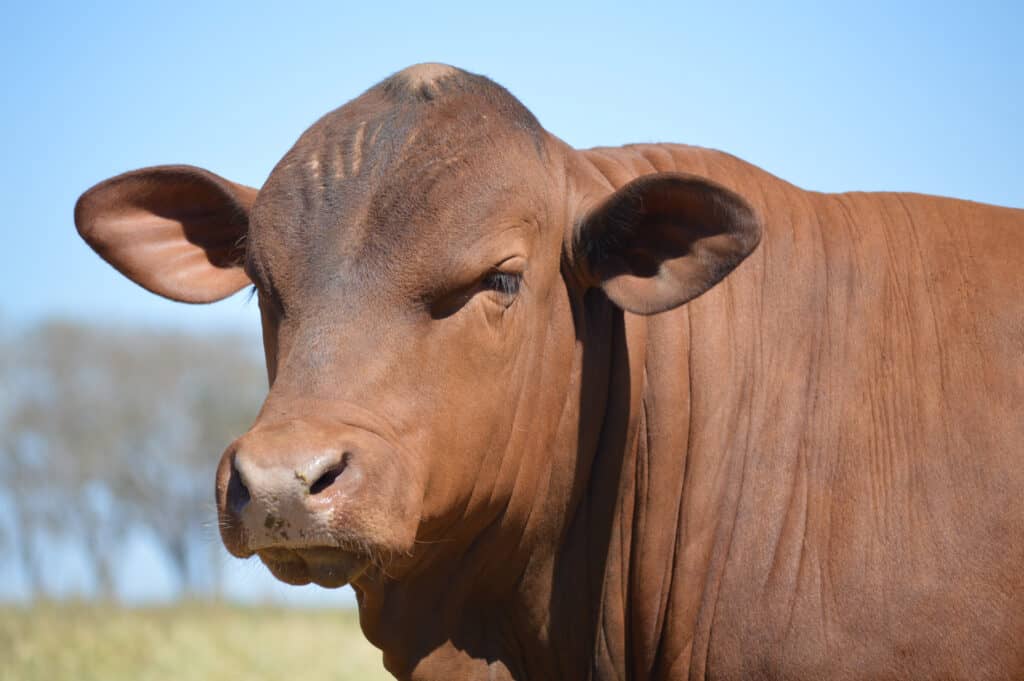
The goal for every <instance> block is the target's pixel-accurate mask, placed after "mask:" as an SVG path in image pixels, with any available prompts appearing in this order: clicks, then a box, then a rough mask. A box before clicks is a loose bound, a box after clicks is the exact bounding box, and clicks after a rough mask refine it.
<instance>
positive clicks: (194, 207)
mask: <svg viewBox="0 0 1024 681" xmlns="http://www.w3.org/2000/svg"><path fill="white" fill-rule="evenodd" d="M256 193H257V190H255V189H253V188H252V187H246V186H244V185H240V184H235V183H234V182H229V181H228V180H225V179H224V178H222V177H220V176H218V175H214V174H213V173H211V172H209V171H206V170H203V169H202V168H195V167H192V166H157V167H154V168H143V169H142V170H134V171H131V172H128V173H125V174H123V175H118V176H117V177H112V178H110V179H109V180H105V181H103V182H100V183H99V184H98V185H96V186H95V187H93V188H92V189H90V190H89V191H87V192H85V193H84V194H82V196H81V197H80V198H79V199H78V203H77V204H76V205H75V225H76V226H77V227H78V233H79V234H81V235H82V238H83V239H85V241H86V242H87V243H88V244H89V245H90V246H91V247H92V248H93V250H94V251H96V252H97V253H99V254H100V256H101V257H102V258H103V259H104V260H106V261H107V262H108V263H110V264H111V265H113V266H114V267H115V268H116V269H117V270H118V271H119V272H121V273H122V274H123V275H125V276H126V277H128V278H129V279H131V280H132V281H134V282H135V283H137V284H139V285H140V286H142V287H144V288H146V289H148V290H150V291H152V292H153V293H156V294H158V295H161V296H164V297H165V298H170V299H172V300H178V301H181V302H186V303H210V302H213V301H215V300H220V299H221V298H226V297H227V296H229V295H231V294H232V293H234V292H235V291H238V290H239V289H241V288H242V287H244V286H245V285H246V284H247V283H248V282H249V278H248V277H247V276H246V274H245V272H244V270H243V269H242V264H243V262H244V256H245V237H246V233H247V232H248V227H249V209H250V208H251V207H252V204H253V201H255V199H256Z"/></svg>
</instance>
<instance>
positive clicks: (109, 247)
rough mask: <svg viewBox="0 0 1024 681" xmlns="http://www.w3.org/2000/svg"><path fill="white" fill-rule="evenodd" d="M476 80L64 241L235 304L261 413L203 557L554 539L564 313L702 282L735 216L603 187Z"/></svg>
mask: <svg viewBox="0 0 1024 681" xmlns="http://www.w3.org/2000/svg"><path fill="white" fill-rule="evenodd" d="M580 163H581V161H580V159H579V158H578V157H577V156H576V155H575V152H573V151H572V150H571V149H569V148H568V147H566V146H565V145H564V144H563V143H561V142H560V141H558V140H557V139H555V138H554V137H552V136H550V135H548V134H547V133H546V132H544V130H543V129H542V128H541V127H540V125H539V124H538V123H537V121H536V120H535V119H534V118H533V116H532V115H531V114H530V113H529V112H528V111H527V110H526V109H525V108H524V107H522V105H521V104H520V103H519V102H518V101H516V100H515V99H514V98H513V97H512V96H511V95H509V94H508V93H507V92H506V91H505V90H503V89H501V88H500V87H498V86H497V85H495V84H493V83H492V82H490V81H488V80H486V79H484V78H481V77H478V76H473V75H471V74H467V73H464V72H461V71H457V70H455V69H450V68H448V67H440V66H435V65H426V66H420V67H413V68H412V69H408V70H406V71H404V72H402V73H399V74H397V75H396V76H393V77H392V78H391V79H389V80H387V81H385V82H384V83H382V84H381V85H379V86H377V87H376V88H373V89H372V90H370V91H368V92H367V93H365V94H364V95H363V96H361V97H360V98H358V99H356V100H354V101H353V102H351V103H349V104H347V105H346V106H344V107H342V108H341V109H338V110H337V111H335V112H332V113H331V114H328V115H327V116H326V117H325V118H323V119H322V120H321V121H319V122H318V123H316V124H315V125H314V126H313V127H312V128H310V130H308V131H307V132H306V133H305V134H304V135H303V136H302V137H301V138H300V140H299V141H298V143H297V144H296V145H295V147H294V148H293V149H292V150H291V151H290V152H289V153H288V154H287V155H286V156H285V157H284V158H283V159H282V161H281V162H280V163H279V164H278V166H277V167H276V168H275V169H274V171H273V173H272V174H271V175H270V177H269V179H268V180H267V182H266V184H265V185H264V187H263V188H262V189H261V190H259V191H258V192H257V191H256V190H254V189H250V188H247V187H243V186H240V185H237V184H234V183H231V182H229V181H227V180H224V179H223V178H219V177H217V176H215V175H213V174H212V173H209V172H207V171H203V170H200V169H197V168H191V167H187V166H174V167H160V168H151V169H145V170H140V171H135V172H133V173H128V174H126V175H122V176H119V177H116V178H113V179H111V180H108V181H106V182H104V183H101V184H100V185H97V187H94V188H93V189H91V190H90V191H89V192H87V193H86V194H85V195H83V197H82V198H81V199H80V201H79V204H78V206H77V207H76V222H77V224H78V226H79V230H80V232H81V233H82V235H83V237H84V238H85V239H86V240H87V241H88V242H89V243H90V244H91V245H92V246H93V247H94V248H95V249H96V250H97V251H98V252H99V253H100V254H101V255H102V256H103V257H104V258H106V259H107V260H108V261H109V262H111V264H113V265H114V266H115V267H117V268H118V269H119V270H120V271H122V272H123V273H125V274H126V275H127V276H129V277H130V278H132V279H133V280H135V281H137V282H138V283H140V284H141V285H143V286H145V287H146V288H148V289H150V290H152V291H154V292H156V293H158V294H161V295H164V296H167V297H170V298H174V299H177V300H184V301H189V302H208V301H211V300H216V299H219V298H222V297H224V296H225V295H228V294H230V293H231V292H233V291H236V290H238V289H240V288H242V287H243V286H245V285H246V284H248V283H250V282H251V283H252V285H253V286H254V287H255V289H256V291H257V293H258V298H259V306H260V311H261V314H262V319H263V333H264V344H265V348H266V359H267V370H268V374H269V377H270V384H271V388H270V392H269V395H268V397H267V400H266V402H265V404H264V406H263V408H262V410H261V412H260V414H259V416H258V418H257V419H256V422H255V424H254V425H253V427H252V428H251V429H250V430H249V432H247V433H245V434H244V435H243V436H242V437H240V438H239V439H238V440H236V441H235V442H234V443H232V444H231V445H230V446H229V447H228V449H227V450H226V451H225V453H224V454H223V456H222V459H221V463H220V466H219V470H218V473H217V484H216V489H217V505H218V510H219V514H220V520H221V527H222V536H223V539H224V542H225V545H226V546H227V548H228V549H229V550H230V551H231V552H232V553H233V554H235V555H237V556H250V555H253V554H254V553H255V554H258V555H259V556H260V557H261V559H262V560H263V561H264V562H265V563H266V564H267V566H268V567H269V568H270V569H271V570H272V571H273V572H274V574H275V575H276V576H278V577H279V578H280V579H282V580H284V581H287V582H291V583H307V582H309V581H315V582H317V583H319V584H322V585H326V586H337V585H340V584H343V583H346V582H349V581H353V580H356V583H357V584H359V583H360V581H359V580H363V581H364V582H365V583H369V581H372V580H375V579H379V578H382V577H389V578H393V579H401V578H402V577H403V576H405V575H407V574H410V573H411V572H414V571H416V570H418V569H423V565H425V564H430V563H431V562H434V563H436V562H437V561H438V560H440V558H441V557H442V556H443V555H445V554H447V553H458V552H460V551H463V550H465V549H466V547H467V546H469V545H471V544H472V543H473V542H474V541H478V539H479V538H480V536H482V535H483V534H486V533H496V532H497V533H500V532H508V533H511V534H513V535H515V538H514V541H512V542H511V545H513V546H517V547H521V548H523V547H525V548H527V549H528V547H529V545H530V543H531V542H537V541H554V540H555V537H556V536H557V534H558V532H559V523H558V522H557V519H553V518H552V517H551V512H550V509H551V508H561V509H562V512H564V511H565V509H564V505H563V506H559V505H558V504H557V503H555V504H554V505H553V506H550V505H549V506H544V509H543V510H542V511H539V510H538V509H539V508H540V506H543V505H545V504H548V501H549V500H550V499H552V498H570V497H571V496H572V493H573V492H577V493H578V491H579V490H573V489H571V488H572V487H573V486H574V485H578V484H579V482H578V481H575V480H574V478H573V471H574V462H573V461H572V460H571V459H572V457H573V456H576V455H577V438H578V432H579V423H578V421H579V413H578V403H579V401H580V394H579V391H580V376H579V373H580V362H579V355H580V348H579V346H580V343H581V342H582V338H583V334H581V330H580V328H579V325H580V315H579V313H578V310H579V307H580V304H581V303H580V301H581V300H582V296H583V295H584V293H585V292H586V291H587V290H588V289H596V288H600V289H602V290H603V293H604V295H605V296H606V297H607V298H608V299H610V300H611V301H612V302H613V303H615V304H616V305H618V306H619V307H621V308H623V309H626V310H630V311H633V312H637V313H645V314H646V313H653V312H659V311H663V310H667V309H670V308H672V307H675V306H678V305H680V304H682V303H683V302H685V301H686V300H689V299H690V298H692V297H693V296H695V295H699V294H700V293H701V292H702V291H704V290H706V289H707V288H708V287H710V286H711V285H713V284H714V283H715V282H716V281H718V280H719V279H720V278H721V277H722V276H724V275H725V274H726V273H727V272H728V271H729V270H731V269H732V267H734V266H735V265H736V264H737V263H738V262H739V260H741V259H742V258H743V257H745V255H746V254H747V253H749V251H750V250H751V249H752V248H753V247H754V245H755V244H756V242H757V236H758V232H757V225H756V221H755V220H754V219H753V216H752V214H751V213H750V211H749V208H747V206H746V204H745V203H743V201H742V200H741V199H739V198H738V197H736V196H735V195H733V194H731V193H730V192H728V191H726V190H724V189H721V188H719V187H716V186H713V185H711V184H709V183H706V182H703V181H701V180H699V179H698V178H691V177H685V176H680V175H652V176H647V177H644V178H640V179H638V180H637V181H635V182H633V183H630V184H628V185H627V186H625V187H623V188H620V189H619V190H618V191H612V189H611V188H610V187H608V186H607V184H606V183H604V182H603V181H602V179H601V178H599V177H596V176H595V175H593V173H592V172H588V171H586V170H585V169H581V167H580Z"/></svg>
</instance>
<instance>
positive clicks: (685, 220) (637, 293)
mask: <svg viewBox="0 0 1024 681" xmlns="http://www.w3.org/2000/svg"><path fill="white" fill-rule="evenodd" d="M760 239H761V225H760V222H759V221H758V219H757V217H756V215H755V214H754V211H753V209H752V208H751V207H750V205H749V204H747V202H746V201H745V200H743V199H742V198H741V197H740V196H739V195H738V194H736V193H734V192H732V191H729V190H728V189H726V188H725V187H721V186H719V185H717V184H714V183H712V182H709V181H707V180H705V179H702V178H699V177H694V176H690V175H682V174H678V173H657V174H653V175H645V176H643V177H640V178H638V179H636V180H633V181H632V182H630V183H629V184H627V185H625V186H624V187H622V188H620V189H619V190H618V191H616V192H615V193H613V194H612V195H611V196H610V197H608V198H607V199H606V200H605V201H604V202H603V203H601V204H599V205H598V206H597V207H596V208H594V209H593V210H591V211H590V212H589V213H588V214H587V215H586V216H585V217H584V218H583V220H582V221H581V222H580V223H579V225H578V227H577V230H576V237H575V244H574V257H573V260H574V262H575V263H576V267H577V269H578V271H579V272H580V275H581V278H582V279H583V281H584V282H586V283H588V284H590V285H592V286H600V287H601V288H602V289H604V292H605V294H606V295H607V296H608V298H609V299H610V300H611V301H612V302H613V303H615V304H616V305H618V306H619V307H621V308H622V309H624V310H628V311H629V312H635V313H637V314H655V313H657V312H663V311H665V310H671V309H672V308H674V307H678V306H679V305H682V304H683V303H685V302H687V301H688V300H692V299H693V298H696V297H697V296H699V295H700V294H702V293H704V292H705V291H707V290H708V289H710V288H711V287H712V286H714V285H715V284H717V283H718V282H719V281H721V280H722V278H723V277H725V275H727V274H729V272H731V271H732V270H733V268H735V267H736V266H737V265H738V264H740V262H741V261H742V260H743V259H744V258H746V257H747V256H748V255H750V253H751V252H752V251H753V250H754V248H755V247H756V246H757V244H758V241H760Z"/></svg>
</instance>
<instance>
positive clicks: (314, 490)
mask: <svg viewBox="0 0 1024 681" xmlns="http://www.w3.org/2000/svg"><path fill="white" fill-rule="evenodd" d="M348 458H349V454H348V452H345V454H344V455H343V456H342V457H341V462H340V463H339V464H338V465H336V466H332V467H331V468H329V469H328V470H327V471H325V472H324V474H323V475H321V476H320V477H319V478H317V479H316V480H314V481H313V484H312V485H310V486H309V493H310V494H311V495H313V494H320V493H321V492H323V491H324V490H325V489H327V488H328V487H330V486H331V485H333V484H334V481H335V480H337V479H338V476H339V475H341V474H342V473H343V472H345V467H346V466H348Z"/></svg>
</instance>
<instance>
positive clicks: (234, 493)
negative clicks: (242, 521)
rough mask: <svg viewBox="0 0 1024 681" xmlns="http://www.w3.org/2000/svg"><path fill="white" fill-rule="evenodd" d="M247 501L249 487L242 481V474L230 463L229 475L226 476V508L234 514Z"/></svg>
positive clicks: (238, 511)
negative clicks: (228, 476)
mask: <svg viewBox="0 0 1024 681" xmlns="http://www.w3.org/2000/svg"><path fill="white" fill-rule="evenodd" d="M248 503H249V488H248V487H246V486H245V483H243V482H242V475H241V474H240V473H239V472H238V469H237V468H235V464H234V462H232V463H231V477H230V478H228V508H229V509H230V510H231V511H232V512H233V513H235V514H236V515H237V514H239V513H241V512H242V509H243V508H245V505H246V504H248Z"/></svg>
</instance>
